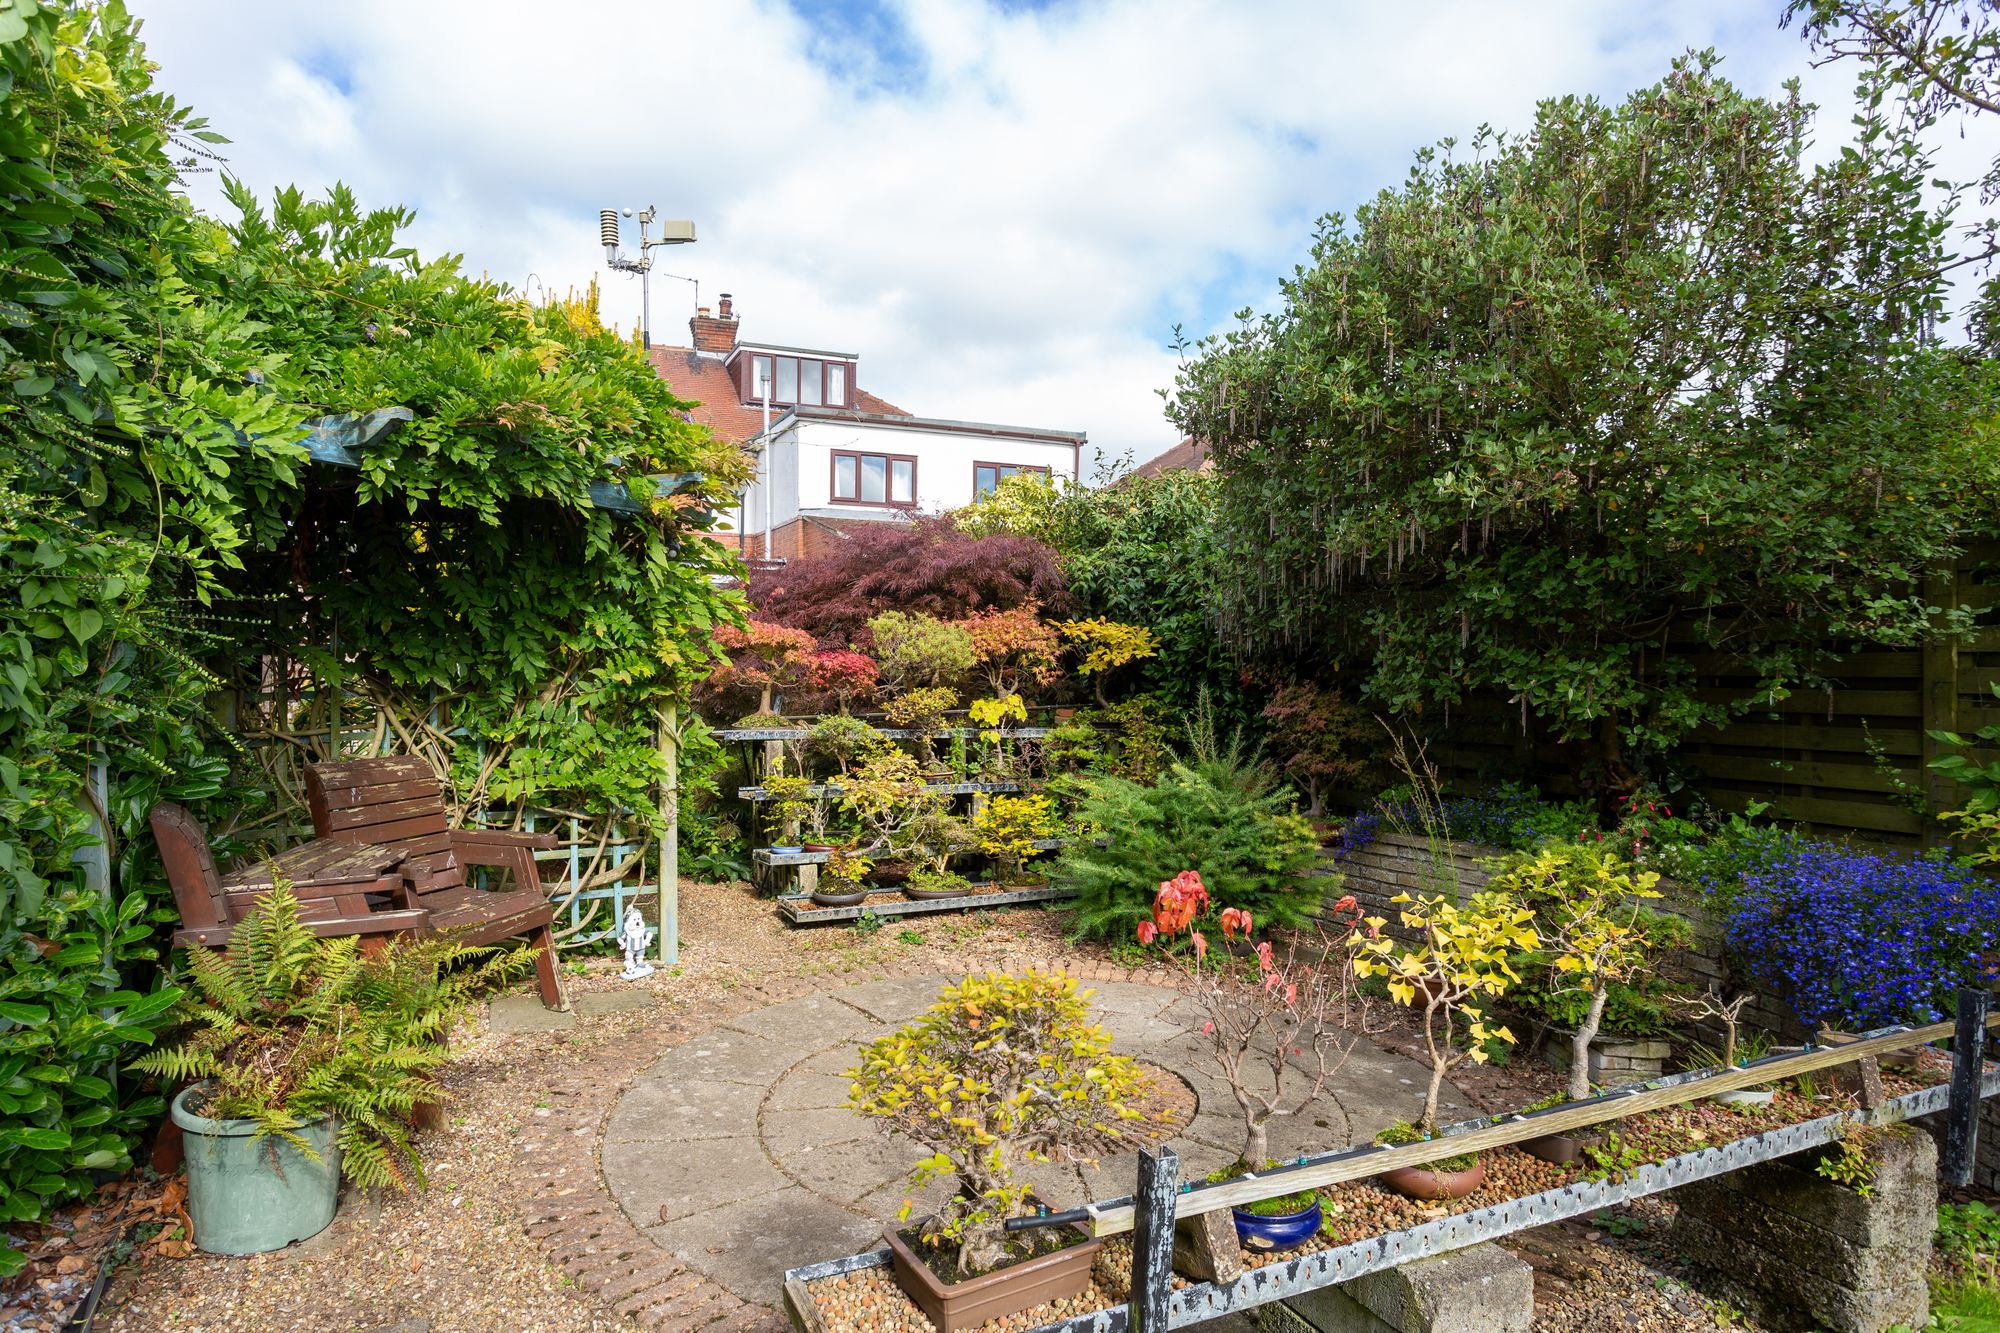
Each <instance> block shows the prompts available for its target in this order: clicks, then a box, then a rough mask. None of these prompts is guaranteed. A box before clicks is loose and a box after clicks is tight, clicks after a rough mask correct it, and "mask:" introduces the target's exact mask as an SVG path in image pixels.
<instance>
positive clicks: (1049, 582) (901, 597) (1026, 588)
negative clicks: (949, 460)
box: [750, 518, 1069, 648]
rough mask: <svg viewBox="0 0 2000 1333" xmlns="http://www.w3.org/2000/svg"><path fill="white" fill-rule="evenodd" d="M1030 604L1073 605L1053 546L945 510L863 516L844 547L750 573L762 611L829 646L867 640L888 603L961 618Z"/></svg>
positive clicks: (1048, 609)
mask: <svg viewBox="0 0 2000 1333" xmlns="http://www.w3.org/2000/svg"><path fill="white" fill-rule="evenodd" d="M1029 602H1036V603H1039V604H1040V605H1041V608H1042V611H1043V613H1044V614H1048V615H1062V614H1065V613H1066V612H1067V610H1068V609H1069V593H1068V589H1067V586H1066V585H1065V583H1064V580H1063V573H1062V567H1061V565H1059V564H1058V563H1057V561H1056V553H1055V552H1054V551H1052V550H1050V549H1049V548H1048V547H1046V546H1044V545H1042V544H1041V543H1040V542H1038V541H1035V540H1034V539H1033V538H1030V537H1014V536H1007V535H995V536H991V537H969V536H967V535H966V534H964V533H963V532H960V531H959V530H958V529H957V528H956V527H955V526H953V525H952V523H951V521H950V520H949V519H944V518H920V519H917V520H916V521H914V522H911V523H870V524H855V525H854V526H853V529H852V531H851V534H850V536H849V538H848V540H847V541H845V542H843V543H841V546H840V549H839V550H838V551H836V552H835V553H833V554H831V555H825V556H820V557H817V558H815V559H811V560H795V561H793V562H792V563H790V564H788V565H785V566H784V567H783V568H780V569H774V570H765V571H759V572H757V573H755V574H753V575H752V577H751V580H750V603H751V605H753V606H755V607H756V608H757V614H758V616H759V617H760V618H762V619H764V620H769V621H774V622H776V623H778V624H781V625H791V626H794V627H796V628H798V629H803V630H807V631H809V632H810V633H811V634H813V635H814V636H815V637H816V638H818V639H819V641H820V642H821V643H822V644H825V645H826V646H827V647H830V648H845V647H847V646H848V645H849V644H854V643H865V641H866V638H867V632H866V626H867V624H868V621H869V619H870V618H871V617H873V616H876V615H879V614H881V613H882V612H884V611H920V612H922V613H923V614H925V615H930V616H936V617H937V618H939V619H940V620H961V619H964V618H965V617H967V616H970V615H972V614H973V613H974V612H978V611H987V610H999V611H1007V610H1012V609H1013V608H1014V607H1017V606H1021V605H1023V604H1025V603H1029Z"/></svg>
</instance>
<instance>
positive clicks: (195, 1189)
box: [173, 1083, 340, 1254]
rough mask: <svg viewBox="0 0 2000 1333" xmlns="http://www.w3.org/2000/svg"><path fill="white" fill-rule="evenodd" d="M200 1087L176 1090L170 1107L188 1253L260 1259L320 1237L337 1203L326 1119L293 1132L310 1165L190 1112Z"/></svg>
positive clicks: (252, 1128) (336, 1166)
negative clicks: (190, 1231) (181, 1161)
mask: <svg viewBox="0 0 2000 1333" xmlns="http://www.w3.org/2000/svg"><path fill="white" fill-rule="evenodd" d="M207 1086H208V1085H207V1084H204V1083H197V1084H195V1085H194V1086H193V1087H190V1088H187V1089H185V1090H183V1091H182V1093H181V1094H180V1096H178V1097H176V1098H174V1106H173V1116H174V1123H175V1124H176V1125H179V1126H180V1127H181V1142H182V1145H183V1151H184V1152H185V1154H186V1160H187V1176H188V1216H189V1217H190V1218H192V1219H193V1221H194V1243H195V1245H196V1246H198V1247H199V1248H201V1249H204V1250H207V1251H208V1252H209V1253H210V1254H261V1253H262V1252H264V1251H265V1250H277V1249H282V1248H284V1247H285V1246H287V1245H290V1244H291V1243H292V1242H293V1241H295V1240H304V1239H306V1238H307V1237H308V1236H317V1235H318V1234H319V1233H320V1232H322V1231H324V1230H326V1227H327V1224H328V1223H329V1222H331V1221H333V1209H334V1205H335V1204H337V1203H338V1202H339V1201H340V1150H339V1149H338V1148H336V1147H335V1146H334V1141H333V1131H334V1120H333V1117H332V1116H328V1117H327V1118H326V1119H324V1120H320V1121H317V1122H316V1123H313V1124H310V1125H305V1126H302V1127H301V1128H300V1129H299V1131H298V1134H299V1137H301V1138H303V1139H304V1140H305V1141H306V1142H307V1143H310V1144H311V1145H312V1146H313V1150H314V1151H315V1152H317V1153H318V1154H319V1156H320V1160H319V1161H317V1162H314V1161H311V1160H309V1159H308V1158H307V1157H306V1155H305V1154H304V1153H302V1152H300V1151H299V1149H298V1147H297V1145H295V1144H292V1143H290V1142H288V1141H286V1140H285V1139H282V1138H279V1137H277V1136H276V1135H267V1136H266V1137H264V1138H261V1139H260V1138H257V1137H256V1130H257V1122H256V1121H254V1120H214V1119H211V1118H209V1117H208V1116H205V1115H199V1114H197V1113H195V1112H193V1111H190V1110H189V1109H188V1099H189V1098H190V1097H194V1096H195V1094H196V1093H198V1092H202V1091H205V1090H206V1088H207ZM196 1100H197V1101H199V1100H200V1099H199V1098H198V1097H196Z"/></svg>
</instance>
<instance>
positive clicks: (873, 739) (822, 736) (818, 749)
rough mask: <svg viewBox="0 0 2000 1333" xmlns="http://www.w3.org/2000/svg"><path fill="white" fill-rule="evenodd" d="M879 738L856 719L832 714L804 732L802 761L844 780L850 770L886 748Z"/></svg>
mask: <svg viewBox="0 0 2000 1333" xmlns="http://www.w3.org/2000/svg"><path fill="white" fill-rule="evenodd" d="M887 744H888V742H887V741H886V740H884V739H883V737H882V734H881V733H880V732H878V731H876V730H875V728H873V727H871V726H869V725H868V724H867V723H866V722H863V721H862V720H861V719H860V718H858V717H853V716H850V715H849V714H846V713H836V714H834V715H833V716H831V717H823V718H821V719H820V720H819V721H817V722H815V723H813V724H812V726H811V727H810V728H808V729H807V731H806V743H805V752H806V757H807V758H808V759H810V760H812V761H813V762H814V763H816V764H822V765H825V767H826V769H827V770H829V771H831V772H832V773H835V774H838V775H839V776H841V777H845V776H846V775H847V774H849V773H851V772H853V771H854V766H855V765H856V764H858V763H860V762H861V761H862V760H863V759H866V758H867V757H868V756H869V755H871V754H874V753H876V752H877V751H879V750H881V749H882V748H883V747H884V746H886V745H887Z"/></svg>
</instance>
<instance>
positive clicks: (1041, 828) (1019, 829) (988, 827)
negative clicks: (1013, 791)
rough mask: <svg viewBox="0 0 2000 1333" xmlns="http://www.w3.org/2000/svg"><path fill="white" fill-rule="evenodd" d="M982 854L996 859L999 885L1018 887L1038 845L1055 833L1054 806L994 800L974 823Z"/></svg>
mask: <svg viewBox="0 0 2000 1333" xmlns="http://www.w3.org/2000/svg"><path fill="white" fill-rule="evenodd" d="M973 832H974V833H975V834H976V835H977V837H978V840H979V850H980V851H982V852H984V853H986V854H987V855H988V856H990V857H992V858H993V880H994V883H996V884H1019V883H1021V882H1022V880H1023V878H1024V872H1023V870H1022V867H1023V866H1025V865H1026V864H1027V863H1028V861H1029V860H1031V859H1033V857H1034V856H1035V843H1037V842H1038V841H1041V840H1043V839H1047V838H1053V837H1054V836H1055V833H1056V807H1055V802H1054V801H1052V800H1050V799H1049V798H1048V797H1046V796H1043V795H1041V794H1040V793H1036V794H1034V795H1031V796H995V797H993V798H992V799H991V800H989V801H987V802H986V808H985V809H983V810H981V811H980V812H979V818H978V819H976V820H974V821H973Z"/></svg>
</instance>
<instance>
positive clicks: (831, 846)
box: [799, 842, 840, 852]
mask: <svg viewBox="0 0 2000 1333" xmlns="http://www.w3.org/2000/svg"><path fill="white" fill-rule="evenodd" d="M799 846H800V847H801V848H803V849H804V850H806V851H808V852H835V851H839V850H840V847H839V844H837V843H831V842H802V843H800V844H799Z"/></svg>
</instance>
